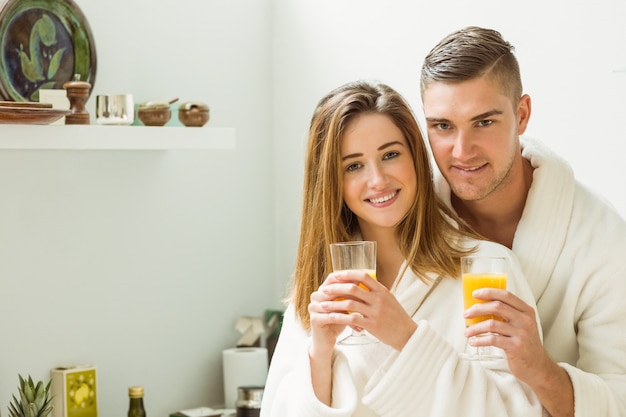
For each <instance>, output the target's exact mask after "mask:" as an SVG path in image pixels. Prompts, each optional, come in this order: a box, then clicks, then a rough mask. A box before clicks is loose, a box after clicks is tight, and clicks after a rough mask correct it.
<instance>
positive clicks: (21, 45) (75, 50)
mask: <svg viewBox="0 0 626 417" xmlns="http://www.w3.org/2000/svg"><path fill="white" fill-rule="evenodd" d="M0 7H1V9H0V99H4V100H12V101H39V89H41V88H45V89H62V88H63V84H65V83H66V82H67V81H72V80H74V75H75V74H77V75H79V76H80V81H86V82H88V83H90V84H91V90H93V85H94V83H95V80H96V48H95V44H94V40H93V35H92V34H91V29H90V27H89V24H88V23H87V20H86V19H85V16H84V15H83V13H82V12H81V10H80V9H79V8H78V6H77V5H76V4H75V3H74V2H73V1H72V0H7V1H6V2H5V3H4V5H2V6H0ZM91 90H90V91H91Z"/></svg>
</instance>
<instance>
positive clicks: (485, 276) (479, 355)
mask: <svg viewBox="0 0 626 417" xmlns="http://www.w3.org/2000/svg"><path fill="white" fill-rule="evenodd" d="M506 276H507V273H506V259H505V258H501V257H490V256H465V257H462V258H461V279H462V281H463V304H464V307H465V309H466V310H467V309H468V308H470V307H471V306H473V305H474V304H477V303H484V302H486V300H478V299H476V298H474V296H473V295H472V294H473V292H474V290H477V289H479V288H497V289H501V290H505V289H506ZM485 320H502V319H501V318H500V317H496V316H493V315H487V316H478V317H472V318H469V319H465V326H467V327H469V326H471V325H473V324H476V323H480V322H482V321H485ZM481 336H482V335H480V336H475V337H481ZM468 349H469V346H468ZM463 357H464V358H465V359H469V360H493V359H499V358H503V357H504V355H503V353H502V352H501V351H500V350H499V349H497V348H495V347H493V346H480V347H472V348H471V350H470V351H469V352H466V353H465V354H464V355H463Z"/></svg>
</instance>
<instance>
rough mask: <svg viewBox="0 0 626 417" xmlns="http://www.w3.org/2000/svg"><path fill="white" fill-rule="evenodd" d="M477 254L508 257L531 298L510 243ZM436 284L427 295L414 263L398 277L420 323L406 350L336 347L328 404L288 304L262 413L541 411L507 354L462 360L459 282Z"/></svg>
mask: <svg viewBox="0 0 626 417" xmlns="http://www.w3.org/2000/svg"><path fill="white" fill-rule="evenodd" d="M479 253H480V254H489V255H495V256H506V257H507V258H508V259H509V276H508V282H507V288H508V289H509V290H511V291H513V292H514V293H516V294H518V295H519V296H520V297H521V298H523V299H524V300H526V301H527V302H529V303H530V304H533V303H534V302H533V301H532V299H533V295H532V293H531V290H530V288H529V287H528V284H527V283H526V282H525V279H524V277H523V276H522V274H521V270H520V269H519V264H518V263H517V260H516V259H515V257H514V256H513V255H512V254H511V252H510V251H509V250H508V249H507V248H505V247H504V246H501V245H498V244H495V243H491V242H483V243H481V245H480V250H479ZM438 282H439V283H438V284H437V285H436V286H435V287H434V289H433V291H432V292H431V293H430V294H429V290H430V287H431V286H430V285H427V284H424V283H423V282H422V281H420V280H419V279H418V278H417V277H416V276H415V275H414V274H413V272H412V271H411V270H410V269H409V270H407V272H406V273H405V274H404V276H403V277H402V279H396V283H397V285H394V286H393V287H392V292H393V294H394V295H395V296H396V297H397V299H398V301H399V302H400V303H401V304H402V305H403V307H404V308H405V310H406V311H407V312H408V313H409V314H410V315H412V316H413V319H414V320H415V321H416V322H417V323H418V329H417V330H416V331H415V333H414V334H413V335H412V337H411V338H410V339H409V341H408V342H407V344H406V346H405V347H404V349H403V350H402V351H401V352H397V351H395V350H394V349H392V348H390V347H389V346H387V345H385V344H383V343H375V344H371V345H365V346H337V347H336V348H335V353H334V358H333V382H332V384H333V391H332V406H331V407H327V406H325V405H324V404H322V403H320V402H319V401H318V400H317V398H316V396H315V394H314V392H313V387H312V385H311V371H310V363H309V356H308V348H309V344H310V341H311V340H310V336H309V334H308V332H306V331H305V330H304V329H303V328H302V326H301V325H300V323H299V321H298V320H297V318H296V316H295V312H294V308H293V305H291V306H289V308H288V309H287V311H286V313H285V318H284V322H283V327H282V330H281V333H280V338H279V340H278V344H277V346H276V350H275V352H274V356H273V357H272V362H271V366H270V370H269V374H268V378H267V381H266V385H265V391H264V395H263V404H262V407H261V416H262V417H318V416H333V417H374V416H378V417H420V416H432V417H448V416H449V417H457V416H463V417H486V416H493V417H504V416H520V417H522V416H523V417H532V416H541V415H542V408H541V404H540V403H539V401H538V399H537V397H536V396H535V395H534V393H533V392H532V390H530V389H529V388H528V386H527V385H525V384H523V383H521V382H519V381H518V380H517V379H516V378H515V377H513V376H512V374H511V373H510V371H509V369H508V366H507V364H506V360H505V359H502V360H497V361H492V362H484V363H481V362H476V361H466V360H463V359H461V358H460V354H461V353H462V352H464V351H465V344H466V338H465V337H464V335H463V331H464V330H465V321H464V319H463V296H462V289H461V280H460V279H459V278H457V279H454V278H442V279H441V280H439V281H438ZM414 313H415V314H414ZM346 331H349V329H346ZM341 337H343V336H341Z"/></svg>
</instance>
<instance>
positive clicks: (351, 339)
mask: <svg viewBox="0 0 626 417" xmlns="http://www.w3.org/2000/svg"><path fill="white" fill-rule="evenodd" d="M330 255H331V260H332V264H333V271H334V272H338V271H345V270H360V271H364V272H367V273H368V274H369V275H370V276H371V277H372V278H374V279H376V242H372V241H364V240H356V241H352V242H338V243H331V244H330ZM359 286H360V287H362V288H363V289H365V290H368V291H369V288H367V287H365V286H364V285H362V284H359ZM348 313H349V314H359V313H357V312H352V311H349V312H348ZM375 342H378V340H376V339H375V338H374V337H372V336H370V335H368V334H366V333H365V332H359V331H356V330H354V329H352V334H350V335H349V336H347V337H345V338H344V339H341V340H340V341H339V342H337V343H338V344H340V345H364V344H368V343H375Z"/></svg>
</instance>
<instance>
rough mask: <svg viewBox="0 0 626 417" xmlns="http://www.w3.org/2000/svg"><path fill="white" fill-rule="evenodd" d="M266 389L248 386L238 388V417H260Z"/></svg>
mask: <svg viewBox="0 0 626 417" xmlns="http://www.w3.org/2000/svg"><path fill="white" fill-rule="evenodd" d="M264 389H265V387H262V386H257V385H247V386H242V387H238V388H237V402H236V407H237V417H259V416H260V415H261V401H262V400H263V390H264Z"/></svg>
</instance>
